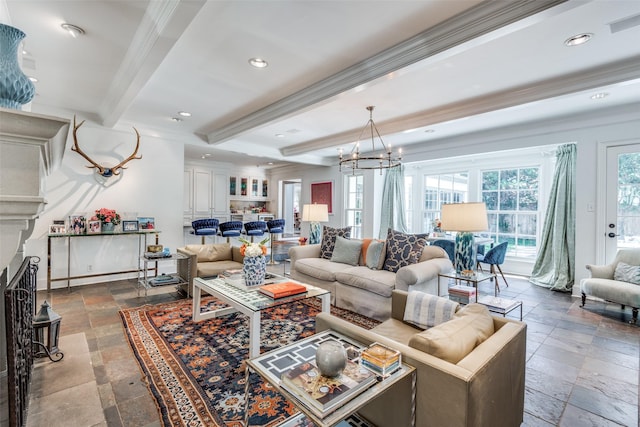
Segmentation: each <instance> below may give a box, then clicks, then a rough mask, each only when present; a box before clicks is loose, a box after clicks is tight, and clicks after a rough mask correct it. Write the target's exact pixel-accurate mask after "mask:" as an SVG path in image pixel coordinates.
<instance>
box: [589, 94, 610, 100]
mask: <svg viewBox="0 0 640 427" xmlns="http://www.w3.org/2000/svg"><path fill="white" fill-rule="evenodd" d="M607 96H609V94H608V93H607V92H600V93H595V94H593V95H591V99H603V98H606V97H607Z"/></svg>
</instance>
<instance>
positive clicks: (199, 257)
mask: <svg viewBox="0 0 640 427" xmlns="http://www.w3.org/2000/svg"><path fill="white" fill-rule="evenodd" d="M185 248H186V250H188V251H189V252H193V253H195V254H196V261H197V262H208V261H224V260H230V259H232V256H231V245H230V244H228V243H216V244H211V245H187V246H185Z"/></svg>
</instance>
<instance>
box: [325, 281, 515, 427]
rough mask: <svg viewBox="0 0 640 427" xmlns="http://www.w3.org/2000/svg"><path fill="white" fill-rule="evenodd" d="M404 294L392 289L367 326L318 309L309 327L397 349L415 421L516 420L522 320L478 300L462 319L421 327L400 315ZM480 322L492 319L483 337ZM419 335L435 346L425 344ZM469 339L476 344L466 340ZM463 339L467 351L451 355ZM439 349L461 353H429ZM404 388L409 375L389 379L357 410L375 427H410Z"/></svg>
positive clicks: (430, 426) (452, 426)
mask: <svg viewBox="0 0 640 427" xmlns="http://www.w3.org/2000/svg"><path fill="white" fill-rule="evenodd" d="M407 295H408V294H407V293H406V292H402V291H393V298H392V299H393V310H392V317H391V318H390V319H388V320H387V321H385V322H383V323H382V324H380V325H378V326H377V327H375V328H373V329H371V330H366V329H363V328H361V327H359V326H356V325H354V324H352V323H349V322H347V321H345V320H342V319H340V318H338V317H335V316H333V315H331V314H328V313H320V314H318V315H317V317H316V331H317V332H320V331H323V330H326V329H332V330H334V331H336V332H338V333H341V334H343V335H346V336H348V337H351V338H353V339H356V340H357V341H360V342H362V343H364V344H371V343H373V342H378V343H381V344H383V345H387V346H389V347H392V348H395V349H396V350H399V351H400V352H401V353H402V360H403V362H405V363H407V364H409V365H411V366H413V367H415V368H416V372H417V378H416V389H415V399H416V400H415V425H416V426H417V427H477V426H501V427H511V426H520V425H521V423H522V420H523V414H524V382H525V359H526V324H525V323H523V322H519V321H516V320H511V319H505V318H502V317H496V316H492V315H490V314H489V312H488V311H486V308H485V307H484V306H481V305H479V304H470V305H468V306H467V307H465V308H464V309H461V310H459V311H458V312H457V313H456V314H455V315H454V316H460V317H462V316H461V315H462V314H463V313H464V312H465V311H469V310H471V311H472V313H471V314H469V313H467V314H466V317H467V319H466V320H465V319H458V318H454V319H452V320H449V321H447V322H444V323H441V324H440V325H437V326H434V327H433V328H429V329H428V330H427V331H426V332H423V331H422V330H420V329H417V328H415V327H414V326H411V325H409V324H407V323H405V322H404V321H403V317H404V311H405V304H406V301H407ZM478 309H480V310H478ZM485 312H486V313H485ZM474 316H477V317H474ZM458 320H462V321H463V322H466V323H464V327H463V328H461V327H460V326H459V325H457V326H456V327H452V325H453V324H454V323H460V322H458ZM487 322H492V323H493V325H492V327H491V328H490V329H491V331H492V333H491V334H490V335H488V337H486V326H485V330H484V331H482V330H479V328H478V326H477V325H478V324H480V323H484V324H485V325H486V324H487ZM489 325H490V323H489ZM490 326H491V325H490ZM470 329H471V330H470ZM427 333H429V334H430V335H431V338H432V339H433V341H434V342H436V343H437V345H435V346H432V345H430V344H427V343H426V342H425V341H426V337H425V336H424V335H425V334H427ZM474 333H477V334H478V335H477V336H478V337H480V336H482V335H483V334H484V336H482V338H486V339H484V341H481V339H480V338H477V337H475V336H473V335H472V334H474ZM434 337H436V338H434ZM476 339H477V340H478V341H481V342H480V343H479V344H476V345H474V342H473V341H474V340H476ZM448 340H450V341H451V342H450V343H449V342H447V341H448ZM465 340H466V341H467V343H469V342H471V345H470V346H467V348H471V350H470V351H469V352H468V353H466V352H464V353H463V354H457V353H458V352H459V351H460V348H463V347H465V345H462V344H463V343H462V341H465ZM443 348H444V350H443ZM427 351H430V352H431V353H429V352H427ZM439 352H442V353H446V354H447V356H446V357H450V355H451V354H452V353H454V354H455V359H453V360H457V359H458V358H461V359H460V360H459V361H457V362H456V363H452V362H451V361H447V360H445V359H443V358H441V357H445V356H441V357H436V356H434V355H433V354H439ZM411 390H412V385H411V381H410V380H407V381H405V382H404V383H400V384H397V385H395V386H394V387H392V388H391V389H389V390H388V391H387V392H385V393H384V394H383V395H382V396H380V397H378V398H377V399H375V400H373V401H371V402H370V403H369V404H368V405H367V406H366V407H364V408H363V409H362V410H360V411H359V413H361V414H362V415H363V416H364V417H365V418H366V419H368V420H369V421H371V422H372V423H373V424H374V425H376V426H379V427H395V426H408V425H411V422H410V420H411V414H412V411H411V410H412V407H411V394H412V393H411Z"/></svg>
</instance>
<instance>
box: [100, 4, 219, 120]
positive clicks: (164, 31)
mask: <svg viewBox="0 0 640 427" xmlns="http://www.w3.org/2000/svg"><path fill="white" fill-rule="evenodd" d="M205 3H206V0H164V1H158V0H152V1H150V2H149V5H148V6H147V10H146V11H145V15H144V18H143V19H142V22H141V23H140V26H139V27H138V31H136V34H135V36H134V37H133V40H131V43H130V45H129V50H128V51H127V53H126V55H125V57H124V60H123V61H122V64H120V68H119V69H118V71H117V72H116V74H115V76H114V78H113V80H112V81H111V86H110V88H109V91H108V92H107V93H108V97H107V98H106V99H105V100H104V102H103V103H102V105H101V107H100V109H99V110H98V111H99V115H100V120H101V122H102V125H103V126H106V127H113V126H115V124H116V123H117V122H118V120H120V118H121V117H122V114H123V113H124V112H125V111H126V109H127V108H128V107H129V105H130V104H131V102H133V100H134V99H135V97H136V96H137V95H138V93H139V92H140V90H141V89H142V88H143V87H144V85H145V84H146V82H147V81H148V80H149V78H150V77H151V75H152V74H153V73H154V72H155V71H156V70H157V68H158V66H159V65H160V64H161V63H162V61H163V60H164V58H165V57H166V56H167V54H168V53H169V51H170V50H171V48H172V47H173V45H174V44H175V43H176V41H178V39H179V38H180V36H181V35H182V33H183V32H184V30H185V29H186V28H187V27H188V26H189V24H190V23H191V21H192V20H193V19H194V18H195V16H196V15H197V14H198V12H199V11H200V9H201V8H202V6H204V4H205Z"/></svg>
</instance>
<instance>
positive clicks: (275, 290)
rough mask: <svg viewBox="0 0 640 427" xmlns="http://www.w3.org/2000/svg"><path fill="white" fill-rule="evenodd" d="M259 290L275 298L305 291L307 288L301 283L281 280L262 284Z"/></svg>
mask: <svg viewBox="0 0 640 427" xmlns="http://www.w3.org/2000/svg"><path fill="white" fill-rule="evenodd" d="M258 291H260V292H261V293H263V294H265V295H266V296H268V297H271V298H274V299H275V298H284V297H289V296H292V295H298V294H302V293H305V292H307V288H306V287H305V286H303V285H301V284H299V283H294V282H281V283H274V284H272V285H265V286H260V288H259V289H258Z"/></svg>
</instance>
